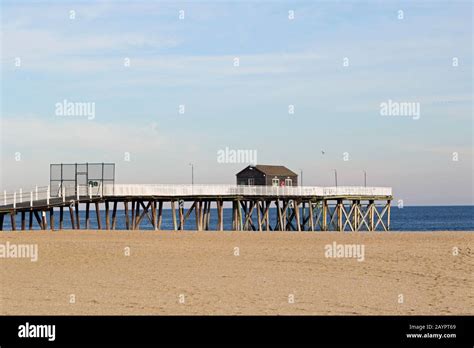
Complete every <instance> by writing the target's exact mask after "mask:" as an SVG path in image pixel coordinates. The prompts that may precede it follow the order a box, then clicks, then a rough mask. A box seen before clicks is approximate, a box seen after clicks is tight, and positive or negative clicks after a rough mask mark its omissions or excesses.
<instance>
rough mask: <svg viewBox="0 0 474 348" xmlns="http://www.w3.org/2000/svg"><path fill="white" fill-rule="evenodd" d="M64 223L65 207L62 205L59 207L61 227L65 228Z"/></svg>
mask: <svg viewBox="0 0 474 348" xmlns="http://www.w3.org/2000/svg"><path fill="white" fill-rule="evenodd" d="M63 223H64V207H63V206H61V207H59V229H60V230H62V229H63Z"/></svg>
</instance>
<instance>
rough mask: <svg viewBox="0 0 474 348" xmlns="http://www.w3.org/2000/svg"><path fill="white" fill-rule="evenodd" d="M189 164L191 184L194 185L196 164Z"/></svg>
mask: <svg viewBox="0 0 474 348" xmlns="http://www.w3.org/2000/svg"><path fill="white" fill-rule="evenodd" d="M189 165H190V166H191V185H193V186H194V164H192V163H189Z"/></svg>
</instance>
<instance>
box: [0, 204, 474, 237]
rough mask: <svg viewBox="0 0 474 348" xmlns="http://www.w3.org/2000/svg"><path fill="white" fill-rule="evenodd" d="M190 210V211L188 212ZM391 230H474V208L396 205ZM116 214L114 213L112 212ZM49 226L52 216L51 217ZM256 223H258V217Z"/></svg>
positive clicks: (227, 216) (227, 225)
mask: <svg viewBox="0 0 474 348" xmlns="http://www.w3.org/2000/svg"><path fill="white" fill-rule="evenodd" d="M91 208H92V207H91ZM101 210H102V211H101V213H102V214H101V220H102V225H103V226H102V227H103V228H105V212H104V209H101ZM185 210H187V209H185ZM391 212H392V214H391V225H392V226H391V227H392V230H393V231H444V230H450V231H474V206H445V207H433V206H430V207H404V208H402V209H399V208H397V207H396V206H394V207H392V210H391ZM110 214H111V215H112V211H111V212H110ZM163 214H164V215H163V222H162V226H161V228H162V229H169V230H171V229H173V220H172V215H171V210H169V209H164V212H163ZM28 215H29V214H27V215H26V220H27V221H26V227H27V228H28ZM275 215H276V210H275V209H273V210H272V209H270V218H271V220H270V221H275ZM47 218H48V223H49V217H48V214H47ZM20 219H21V218H20V214H17V217H16V225H17V229H18V228H21V221H20ZM80 220H81V226H84V224H85V212H84V211H80ZM254 220H256V215H255V218H254ZM55 224H56V228H58V225H59V212H56V213H55ZM90 224H91V225H90V228H91V229H93V228H96V227H97V221H96V214H95V211H94V210H93V208H92V210H91V213H90ZM36 225H37V223H36V220H35V219H34V220H33V226H34V229H38V227H36ZM216 226H217V212H216V210H215V209H211V221H210V229H211V230H215V229H216ZM70 227H71V222H70V220H69V211H68V210H65V211H64V228H70ZM3 228H4V230H10V229H11V224H10V218H9V216H7V217H6V218H5V221H4V226H3ZM116 228H117V229H125V215H124V212H123V210H118V211H117V227H116ZM140 228H141V229H150V230H151V229H152V226H151V224H150V222H149V221H148V219H147V218H146V217H144V218H143V219H142V222H141V224H140ZM185 229H186V230H194V229H196V222H195V215H194V212H193V213H192V214H191V215H190V216H189V219H188V220H187V221H186V224H185ZM224 229H226V230H230V229H232V210H231V209H224Z"/></svg>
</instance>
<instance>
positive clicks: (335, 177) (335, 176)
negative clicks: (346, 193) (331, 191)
mask: <svg viewBox="0 0 474 348" xmlns="http://www.w3.org/2000/svg"><path fill="white" fill-rule="evenodd" d="M334 180H335V181H336V187H337V170H336V169H334Z"/></svg>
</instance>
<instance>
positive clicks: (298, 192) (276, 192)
mask: <svg viewBox="0 0 474 348" xmlns="http://www.w3.org/2000/svg"><path fill="white" fill-rule="evenodd" d="M206 195H208V196H235V195H247V196H391V195H392V188H391V187H364V186H338V187H318V186H296V187H291V186H286V187H281V186H241V185H239V186H237V185H134V184H132V185H126V184H115V185H104V196H206Z"/></svg>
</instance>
